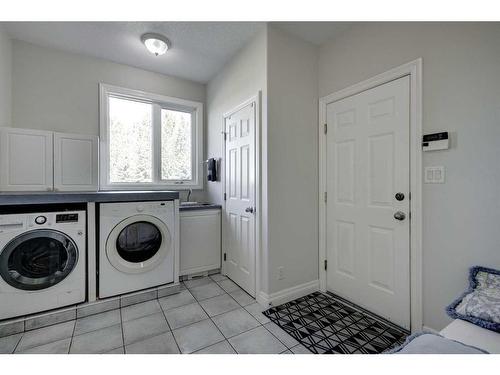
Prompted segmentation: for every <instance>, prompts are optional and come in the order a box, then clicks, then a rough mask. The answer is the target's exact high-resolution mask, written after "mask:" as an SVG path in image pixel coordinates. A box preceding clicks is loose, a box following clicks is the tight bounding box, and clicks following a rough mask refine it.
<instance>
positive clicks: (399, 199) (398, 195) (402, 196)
mask: <svg viewBox="0 0 500 375" xmlns="http://www.w3.org/2000/svg"><path fill="white" fill-rule="evenodd" d="M394 197H395V198H396V200H398V201H402V200H403V199H405V195H404V194H403V193H396V195H395V196H394Z"/></svg>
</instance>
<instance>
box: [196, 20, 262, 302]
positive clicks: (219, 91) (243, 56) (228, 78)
mask: <svg viewBox="0 0 500 375" xmlns="http://www.w3.org/2000/svg"><path fill="white" fill-rule="evenodd" d="M266 54H267V28H264V29H263V30H262V31H261V32H259V33H258V34H257V35H256V36H255V37H254V38H253V39H252V40H251V41H250V42H249V43H248V44H247V45H246V46H245V47H243V48H242V49H241V50H240V51H239V52H238V54H237V55H236V56H235V57H234V58H232V59H231V61H230V62H228V63H227V64H226V65H225V66H224V67H223V69H222V70H221V71H220V72H219V73H218V74H217V76H216V77H215V78H213V79H212V80H211V81H210V82H209V83H208V85H207V119H208V123H207V136H206V151H207V157H208V158H212V157H213V158H217V159H223V158H224V155H223V154H222V137H221V132H222V124H223V114H224V113H225V112H228V111H230V110H231V109H233V108H235V107H236V106H238V105H239V104H240V103H242V102H244V101H245V100H248V99H249V98H251V97H252V96H255V95H256V94H257V93H258V92H259V91H261V95H262V100H261V103H262V106H261V131H262V137H261V149H262V153H261V155H260V156H261V162H262V170H261V185H262V190H263V192H264V191H266V188H265V186H266V184H267V169H266V165H267V163H266V155H267V154H266V152H267V151H266V150H267V147H266V142H267V141H266V131H265V129H266V128H267V68H266V59H267V56H266ZM221 164H222V166H223V162H222V163H221ZM223 173H224V170H223V168H221V170H220V174H221V175H222V174H223ZM222 192H223V186H222V183H221V182H220V179H219V181H218V182H208V183H207V184H206V192H205V195H206V200H207V201H210V202H217V203H221V201H222ZM266 197H267V195H266V194H263V196H262V206H263V208H262V230H263V233H262V255H261V258H262V259H263V260H264V261H263V262H262V264H261V272H262V277H261V285H262V288H263V289H264V290H267V255H266V254H267V234H266V233H265V230H266V228H267V198H266ZM258 292H259V291H257V293H258Z"/></svg>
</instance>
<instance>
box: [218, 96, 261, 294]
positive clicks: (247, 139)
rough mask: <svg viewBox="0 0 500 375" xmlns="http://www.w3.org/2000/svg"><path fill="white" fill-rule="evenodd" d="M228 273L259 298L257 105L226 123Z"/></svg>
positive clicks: (226, 238)
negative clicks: (257, 280)
mask: <svg viewBox="0 0 500 375" xmlns="http://www.w3.org/2000/svg"><path fill="white" fill-rule="evenodd" d="M225 133H226V147H225V148H226V155H225V181H226V186H225V192H226V202H225V203H226V205H225V211H224V221H225V222H224V238H225V241H224V243H225V252H226V262H225V272H226V274H227V276H228V277H229V278H230V279H232V280H233V281H234V282H235V283H237V284H238V285H239V286H240V287H242V288H243V289H244V290H246V291H247V292H248V293H249V294H250V295H252V296H254V297H255V216H254V215H255V104H254V103H252V104H249V105H247V106H245V107H243V108H242V109H240V110H239V111H237V112H236V113H234V114H232V115H231V116H230V117H227V118H226V119H225Z"/></svg>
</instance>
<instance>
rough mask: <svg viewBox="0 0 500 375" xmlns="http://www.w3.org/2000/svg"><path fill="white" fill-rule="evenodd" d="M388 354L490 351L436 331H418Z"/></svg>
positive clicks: (480, 352) (484, 352) (481, 352)
mask: <svg viewBox="0 0 500 375" xmlns="http://www.w3.org/2000/svg"><path fill="white" fill-rule="evenodd" d="M387 354H488V352H486V351H484V350H482V349H479V348H476V347H474V346H470V345H466V344H464V343H461V342H458V341H455V340H450V339H447V338H446V337H443V336H441V335H438V334H435V333H427V332H423V333H416V334H413V335H411V336H409V337H408V338H407V339H406V341H405V343H404V344H403V345H401V346H399V347H397V348H395V349H392V350H390V351H389V352H387Z"/></svg>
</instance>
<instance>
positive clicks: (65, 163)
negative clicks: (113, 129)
mask: <svg viewBox="0 0 500 375" xmlns="http://www.w3.org/2000/svg"><path fill="white" fill-rule="evenodd" d="M97 147H98V137H96V136H93V135H81V134H66V133H54V189H55V190H56V191H72V190H75V191H96V190H97V188H98V186H97V178H98V172H97V166H98V162H97V152H98V151H97Z"/></svg>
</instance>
